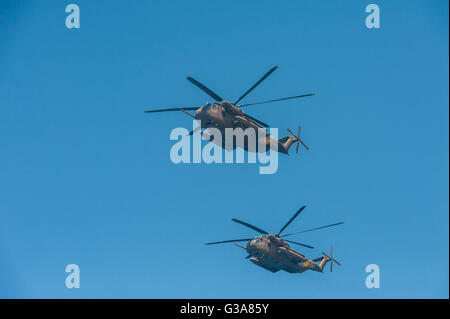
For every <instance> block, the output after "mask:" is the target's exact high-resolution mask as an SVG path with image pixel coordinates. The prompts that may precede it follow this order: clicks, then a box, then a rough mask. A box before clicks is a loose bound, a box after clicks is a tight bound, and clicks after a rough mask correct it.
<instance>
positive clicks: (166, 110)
mask: <svg viewBox="0 0 450 319" xmlns="http://www.w3.org/2000/svg"><path fill="white" fill-rule="evenodd" d="M199 108H200V107H173V108H169V109H157V110H149V111H144V113H158V112H173V111H181V110H186V111H195V110H197V109H199Z"/></svg>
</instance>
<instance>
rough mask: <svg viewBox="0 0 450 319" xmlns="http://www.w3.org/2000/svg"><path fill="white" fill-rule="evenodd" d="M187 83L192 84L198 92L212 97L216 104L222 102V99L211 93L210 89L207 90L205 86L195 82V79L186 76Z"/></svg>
mask: <svg viewBox="0 0 450 319" xmlns="http://www.w3.org/2000/svg"><path fill="white" fill-rule="evenodd" d="M186 79H187V80H188V81H189V82H191V83H192V84H194V85H195V86H197V87H198V88H199V89H200V90H202V91H203V92H205V93H206V94H208V95H209V96H210V97H212V98H213V99H214V100H216V101H217V102H222V101H223V99H222V98H221V97H220V96H218V95H217V94H216V93H214V92H213V91H211V90H210V89H208V88H207V87H206V86H204V85H203V84H201V83H200V82H199V81H197V80H196V79H194V78H192V77H190V76H188V77H187V78H186Z"/></svg>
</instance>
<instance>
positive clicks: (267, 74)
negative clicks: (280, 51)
mask: <svg viewBox="0 0 450 319" xmlns="http://www.w3.org/2000/svg"><path fill="white" fill-rule="evenodd" d="M277 68H278V67H277V66H274V67H273V68H271V69H270V70H269V72H267V73H266V74H264V76H263V77H262V78H261V79H259V81H258V82H256V83H255V84H254V85H253V86H252V87H251V88H250V89H248V91H247V92H245V93H244V94H243V95H242V96H241V97H240V98H239V99H238V100H237V101H236V102H234V105H236V104H238V103H239V101H240V100H242V99H243V98H244V97H245V96H246V95H247V94H249V93H250V92H251V91H253V89H254V88H255V87H257V86H258V85H260V84H261V82H262V81H264V80H265V79H267V77H268V76H269V75H271V74H272V72H273V71H275V70H276V69H277Z"/></svg>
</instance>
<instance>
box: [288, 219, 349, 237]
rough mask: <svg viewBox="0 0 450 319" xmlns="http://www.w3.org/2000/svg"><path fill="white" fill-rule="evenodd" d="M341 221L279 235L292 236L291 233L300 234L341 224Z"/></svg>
mask: <svg viewBox="0 0 450 319" xmlns="http://www.w3.org/2000/svg"><path fill="white" fill-rule="evenodd" d="M343 223H344V222H339V223H336V224H331V225H326V226H320V227H316V228H311V229H307V230H302V231H299V232H296V233H291V234H286V235H282V236H280V237H287V236H292V235H297V234H302V233H306V232H309V231H313V230H318V229H322V228H327V227H331V226H337V225H341V224H343Z"/></svg>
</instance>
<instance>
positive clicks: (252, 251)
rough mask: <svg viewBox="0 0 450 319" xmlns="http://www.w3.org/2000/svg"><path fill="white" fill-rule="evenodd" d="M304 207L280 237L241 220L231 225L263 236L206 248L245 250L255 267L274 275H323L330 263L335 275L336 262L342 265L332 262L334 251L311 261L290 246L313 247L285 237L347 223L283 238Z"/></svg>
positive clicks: (279, 233) (281, 230) (213, 243)
mask: <svg viewBox="0 0 450 319" xmlns="http://www.w3.org/2000/svg"><path fill="white" fill-rule="evenodd" d="M305 207H306V206H302V207H301V208H300V209H299V210H298V211H297V212H296V213H295V214H294V216H292V217H291V219H290V220H289V221H288V222H287V223H286V224H285V225H284V226H283V227H282V228H281V229H280V231H279V232H278V233H277V234H269V233H268V232H266V231H265V230H262V229H261V228H258V227H256V226H253V225H250V224H248V223H246V222H243V221H241V220H239V219H235V218H233V219H232V221H234V222H236V223H239V224H241V225H244V226H247V227H249V228H251V229H253V230H255V231H257V232H258V233H260V234H262V236H258V237H256V238H244V239H231V240H222V241H216V242H210V243H206V244H205V245H216V244H222V243H234V244H235V245H236V246H238V247H240V248H243V249H245V250H246V251H247V253H248V256H247V257H246V258H247V259H249V260H250V261H251V262H252V263H254V264H255V265H258V266H260V267H262V268H264V269H267V270H269V271H271V272H277V271H279V270H284V271H287V272H289V273H302V272H304V271H306V270H314V271H318V272H323V269H324V267H325V265H326V264H327V263H328V262H331V265H330V271H333V262H334V263H336V264H338V265H339V266H341V263H339V262H338V261H337V260H336V259H334V258H333V247H331V252H330V255H328V254H326V253H324V252H322V254H323V256H320V257H318V258H315V259H313V260H310V259H308V258H307V257H305V256H304V255H302V254H301V253H299V252H297V251H295V250H294V249H292V248H291V247H289V245H288V244H287V243H291V244H296V245H300V246H303V247H307V248H314V247H312V246H310V245H306V244H302V243H299V242H296V241H292V240H288V239H282V238H284V237H288V236H292V235H296V234H301V233H306V232H310V231H313V230H318V229H322V228H327V227H331V226H337V225H340V224H343V223H344V222H339V223H335V224H331V225H326V226H320V227H316V228H312V229H307V230H303V231H299V232H296V233H290V234H286V235H281V233H282V232H283V231H284V230H285V229H286V227H287V226H288V225H289V224H290V223H292V221H293V220H294V219H295V218H296V217H297V216H298V215H299V214H300V213H301V212H302V211H303V210H304V209H305ZM240 241H248V243H247V245H246V247H244V246H241V245H239V244H237V242H240Z"/></svg>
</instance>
